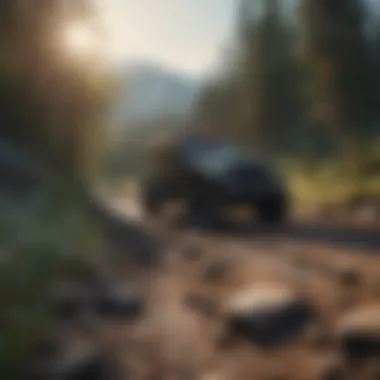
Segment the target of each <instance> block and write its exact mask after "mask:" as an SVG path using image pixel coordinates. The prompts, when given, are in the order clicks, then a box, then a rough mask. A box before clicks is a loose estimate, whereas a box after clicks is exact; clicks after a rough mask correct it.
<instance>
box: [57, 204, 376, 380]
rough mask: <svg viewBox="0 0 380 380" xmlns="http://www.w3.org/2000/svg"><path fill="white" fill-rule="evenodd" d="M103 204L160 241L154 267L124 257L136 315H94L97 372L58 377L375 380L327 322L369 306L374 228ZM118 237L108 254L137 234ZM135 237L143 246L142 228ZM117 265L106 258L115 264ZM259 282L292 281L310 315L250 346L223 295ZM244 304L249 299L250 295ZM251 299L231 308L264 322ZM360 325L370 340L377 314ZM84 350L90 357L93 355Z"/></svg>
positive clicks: (128, 248)
mask: <svg viewBox="0 0 380 380" xmlns="http://www.w3.org/2000/svg"><path fill="white" fill-rule="evenodd" d="M112 206H113V209H114V210H115V211H118V212H119V214H120V216H122V217H123V216H125V217H126V220H129V223H130V220H131V219H132V220H133V221H134V223H135V226H136V227H138V226H141V228H142V229H147V230H149V231H151V232H153V233H154V234H157V235H158V236H159V237H161V238H162V241H163V243H162V245H161V247H160V250H159V252H158V254H159V255H160V256H161V259H162V261H161V265H159V266H158V267H156V268H154V269H153V270H152V268H148V267H147V268H146V269H144V268H140V269H139V271H138V272H135V273H132V272H133V271H131V267H130V262H129V261H128V260H127V261H126V263H124V264H125V267H126V268H127V270H126V272H125V273H126V274H125V277H124V278H121V279H120V281H121V282H124V283H133V284H134V285H137V286H140V288H143V289H144V291H143V293H142V295H141V296H140V297H142V298H143V299H144V303H145V309H144V310H145V312H144V313H143V314H142V315H139V317H138V318H137V319H136V318H135V319H134V320H133V321H131V320H127V319H125V318H118V319H116V320H115V319H112V318H111V319H109V318H108V319H107V318H103V319H101V322H98V328H97V329H96V331H97V335H96V341H97V345H98V346H97V347H103V351H102V350H97V351H96V352H97V354H99V352H103V353H104V352H106V354H105V355H104V354H103V357H106V358H107V361H106V362H107V365H105V364H104V365H105V366H106V367H107V370H105V372H104V373H103V374H102V376H98V377H91V376H87V377H78V376H77V377H61V378H62V379H63V380H73V379H75V380H77V379H79V380H80V379H94V380H95V379H97V380H125V379H127V378H128V379H133V380H135V379H136V380H143V379H144V380H145V379H147V380H148V379H178V380H180V379H181V380H182V379H185V378H186V379H191V380H192V379H194V380H198V379H200V380H209V379H210V380H234V379H252V380H273V379H283V380H323V379H350V380H375V379H378V378H379V376H380V365H379V361H378V360H375V361H374V360H372V359H373V355H372V356H371V355H369V356H371V357H369V358H367V357H366V358H365V359H366V360H364V361H361V362H360V364H358V362H357V361H355V359H353V358H351V357H348V356H347V352H346V351H345V349H344V347H342V342H341V341H339V340H338V339H337V337H336V329H337V324H339V323H340V321H341V320H342V318H343V317H344V316H345V315H347V314H348V313H350V312H351V311H355V310H356V309H358V308H361V307H365V306H376V307H379V308H380V255H376V254H374V253H380V236H378V235H379V233H378V232H377V231H376V230H375V229H363V228H362V229H360V228H353V227H344V228H343V227H337V226H328V227H326V225H323V224H322V223H316V222H313V223H312V222H300V221H298V222H297V223H293V224H291V225H290V226H288V227H286V228H281V229H262V228H259V229H253V230H250V231H245V232H242V231H240V232H239V233H231V232H230V233H227V232H225V231H224V232H223V231H214V232H197V231H194V230H193V231H191V230H185V229H178V228H177V229H176V228H172V227H166V226H165V225H164V224H162V223H157V222H151V221H146V220H144V218H143V216H142V213H141V211H140V210H139V209H138V207H137V205H136V203H134V202H131V201H129V202H124V201H123V200H121V201H115V202H114V203H113V204H112ZM126 228H127V225H126ZM122 235H123V234H122ZM127 240H128V239H127ZM127 240H125V241H124V244H125V245H124V246H123V245H121V246H120V245H119V247H118V250H119V253H120V254H121V255H123V253H125V255H126V256H128V255H130V254H132V256H133V254H135V255H138V249H137V250H136V249H135V248H136V244H137V245H138V241H137V240H134V241H133V243H132V244H128V241H127ZM141 242H142V243H145V242H144V237H143V235H141ZM124 264H123V263H122V261H120V262H119V263H118V264H117V265H116V266H118V270H119V273H122V272H123V265H124ZM141 284H143V286H141ZM263 284H266V287H264V288H263ZM267 288H268V289H273V288H275V289H278V290H286V289H292V291H293V290H294V291H295V292H296V293H297V297H301V295H302V297H303V298H305V299H307V301H308V303H309V304H310V305H311V307H312V309H313V311H314V312H315V313H316V317H315V318H314V319H313V320H312V322H310V323H309V322H308V323H307V326H306V327H305V328H304V329H303V331H302V334H301V335H298V336H297V339H294V340H293V341H292V342H291V344H286V345H283V344H282V345H281V344H278V345H277V346H276V345H274V346H273V345H272V346H271V347H270V348H268V347H262V346H260V344H255V343H254V342H252V337H251V338H250V331H249V326H248V327H247V325H245V327H244V328H243V330H242V328H240V330H239V331H240V332H239V334H237V332H236V331H235V330H233V331H234V332H235V333H234V332H231V330H230V329H229V328H228V326H229V324H228V323H229V318H230V314H228V312H229V310H230V309H229V308H230V306H229V305H230V304H231V303H230V301H231V300H236V297H237V294H239V293H240V292H241V291H243V290H246V289H248V290H250V289H253V290H255V289H256V290H257V289H259V290H260V289H261V290H260V292H264V296H262V297H261V298H262V299H264V301H265V302H266V301H267V300H268V299H269V298H270V294H269V295H268V292H269V290H268V289H267ZM263 289H264V290H263ZM265 292H267V293H265ZM253 293H254V292H253ZM253 293H252V294H253ZM256 293H257V292H256ZM280 293H281V292H280ZM283 293H284V292H283ZM250 297H251V298H252V299H250ZM276 297H278V296H276ZM294 297H296V296H294ZM296 300H298V298H297V299H296ZM127 301H128V300H126V301H125V302H127ZM246 302H248V303H249V302H251V303H252V305H253V303H254V300H253V296H249V297H248V301H246ZM260 302H261V306H260V307H261V309H262V310H261V311H260V312H261V313H263V308H264V306H263V304H262V302H263V301H260ZM265 302H264V303H265ZM252 305H251V306H249V308H248V309H249V310H248V309H247V310H244V312H243V314H244V315H243V317H244V318H245V320H246V322H247V321H248V322H249V324H255V323H260V326H261V327H260V328H259V330H260V331H265V328H266V327H265V323H266V321H265V319H264V320H262V321H261V322H260V321H259V322H257V321H258V319H257V318H259V319H260V318H261V317H258V316H256V317H254V316H253V314H252V313H254V311H253V306H252ZM281 310H282V309H281ZM281 310H280V309H278V311H277V316H279V318H280V319H281V318H285V319H286V318H288V317H285V316H283V317H280V316H281V313H282V312H283V311H281ZM249 313H251V314H252V315H249ZM258 315H259V314H258ZM272 317H273V315H272ZM272 317H268V318H267V320H269V319H270V318H272ZM255 318H256V319H255ZM295 318H296V317H294V318H293V320H295ZM291 319H292V318H291ZM377 320H378V321H380V309H379V318H377ZM255 321H256V322H255ZM284 321H285V320H284ZM284 321H282V322H281V321H279V322H278V321H277V322H276V323H275V326H274V327H273V328H275V329H277V330H276V331H277V333H276V334H279V335H281V333H282V330H283V329H286V328H289V319H287V321H288V322H286V323H285V322H284ZM300 323H301V322H300ZM240 327H241V326H240ZM251 327H252V326H251ZM252 328H253V327H252ZM297 328H298V327H297ZM371 328H372V330H373V334H372V335H373V336H379V338H378V343H376V344H378V346H379V347H380V322H379V323H377V325H376V326H372V327H371ZM278 329H279V330H278ZM292 329H293V330H294V326H293V327H292ZM293 330H292V331H293ZM372 330H371V331H372ZM293 332H294V331H293ZM293 332H292V333H293ZM356 344H359V345H360V344H362V343H356ZM66 346H67V347H69V348H70V345H67V344H66ZM92 347H95V346H94V345H92ZM371 347H372V348H373V346H371ZM104 348H106V349H105V350H104ZM378 351H379V352H378V353H377V354H376V355H375V359H378V357H379V353H380V350H378ZM92 358H94V356H92ZM96 358H97V360H98V364H99V363H100V364H101V362H99V360H100V359H99V355H98V356H96ZM367 359H368V360H367ZM91 360H93V359H91ZM110 363H111V364H110ZM100 364H99V365H100ZM110 367H112V371H111V372H112V375H110V372H109V368H110ZM115 368H116V369H117V371H116V373H115V372H114V370H115ZM73 371H74V372H73V373H75V372H76V369H75V368H74V369H73ZM348 374H349V376H348ZM87 375H88V374H87Z"/></svg>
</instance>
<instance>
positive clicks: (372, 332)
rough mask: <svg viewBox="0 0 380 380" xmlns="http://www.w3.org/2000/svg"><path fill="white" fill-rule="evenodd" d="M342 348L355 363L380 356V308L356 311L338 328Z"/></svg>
mask: <svg viewBox="0 0 380 380" xmlns="http://www.w3.org/2000/svg"><path fill="white" fill-rule="evenodd" d="M336 334H337V337H338V339H339V343H340V347H341V349H342V351H343V353H344V355H345V356H346V357H347V359H348V360H349V361H350V362H352V363H354V362H360V361H362V360H366V359H371V358H377V357H379V356H380V307H379V306H368V307H362V308H358V309H354V310H353V311H351V312H348V313H347V314H346V315H344V316H343V317H342V318H341V320H340V321H339V322H338V324H337V326H336Z"/></svg>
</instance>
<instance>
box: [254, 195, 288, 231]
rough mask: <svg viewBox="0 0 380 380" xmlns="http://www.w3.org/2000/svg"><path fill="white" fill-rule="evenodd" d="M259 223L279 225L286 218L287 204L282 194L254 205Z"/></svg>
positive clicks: (284, 221)
mask: <svg viewBox="0 0 380 380" xmlns="http://www.w3.org/2000/svg"><path fill="white" fill-rule="evenodd" d="M256 210H257V212H258V217H259V222H260V224H270V225H281V224H284V223H286V221H287V219H288V204H287V200H286V199H285V197H284V196H281V195H280V196H276V197H270V198H268V199H265V200H264V201H261V202H260V203H259V204H257V205H256Z"/></svg>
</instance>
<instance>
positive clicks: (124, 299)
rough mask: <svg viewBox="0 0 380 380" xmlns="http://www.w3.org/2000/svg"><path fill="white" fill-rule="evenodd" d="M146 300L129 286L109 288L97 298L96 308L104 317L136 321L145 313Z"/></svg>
mask: <svg viewBox="0 0 380 380" xmlns="http://www.w3.org/2000/svg"><path fill="white" fill-rule="evenodd" d="M144 306H145V303H144V300H143V298H142V297H141V295H140V294H138V293H137V292H136V291H135V290H134V289H132V288H129V287H125V288H124V287H121V288H116V289H112V291H111V289H109V290H108V292H106V293H105V294H102V295H100V296H99V297H98V298H97V299H96V300H95V309H96V311H97V313H98V315H100V316H101V317H103V318H107V319H117V320H120V319H121V320H127V321H135V320H136V319H139V318H140V317H141V316H142V314H143V313H144Z"/></svg>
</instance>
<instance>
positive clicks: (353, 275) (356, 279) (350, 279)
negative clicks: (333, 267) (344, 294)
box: [338, 268, 363, 287]
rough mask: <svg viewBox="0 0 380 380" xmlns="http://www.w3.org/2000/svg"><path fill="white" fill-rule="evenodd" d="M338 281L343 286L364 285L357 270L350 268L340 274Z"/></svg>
mask: <svg viewBox="0 0 380 380" xmlns="http://www.w3.org/2000/svg"><path fill="white" fill-rule="evenodd" d="M338 279H339V282H340V284H341V285H342V286H345V287H354V286H360V285H362V283H363V277H362V276H361V274H360V272H359V271H358V270H357V269H355V268H348V269H344V270H342V271H341V272H340V273H338Z"/></svg>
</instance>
